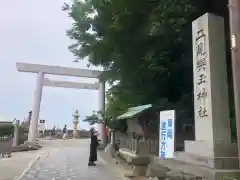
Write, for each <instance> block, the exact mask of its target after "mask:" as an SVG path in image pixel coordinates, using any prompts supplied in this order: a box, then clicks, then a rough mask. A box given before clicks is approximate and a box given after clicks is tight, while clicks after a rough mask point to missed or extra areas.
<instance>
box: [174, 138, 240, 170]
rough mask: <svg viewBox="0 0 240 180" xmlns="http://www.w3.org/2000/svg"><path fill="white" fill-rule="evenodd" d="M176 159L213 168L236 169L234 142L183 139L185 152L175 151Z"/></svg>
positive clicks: (235, 146)
mask: <svg viewBox="0 0 240 180" xmlns="http://www.w3.org/2000/svg"><path fill="white" fill-rule="evenodd" d="M175 157H176V159H177V160H180V161H184V162H187V163H192V164H196V165H200V166H204V167H209V168H215V169H238V167H239V160H238V152H237V145H236V144H227V145H226V144H222V143H217V142H214V143H210V142H204V141H185V153H183V152H181V153H176V156H175Z"/></svg>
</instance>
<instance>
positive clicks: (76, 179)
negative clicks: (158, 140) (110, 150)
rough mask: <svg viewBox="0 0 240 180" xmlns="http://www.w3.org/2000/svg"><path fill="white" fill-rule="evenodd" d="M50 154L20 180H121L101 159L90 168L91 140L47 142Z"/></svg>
mask: <svg viewBox="0 0 240 180" xmlns="http://www.w3.org/2000/svg"><path fill="white" fill-rule="evenodd" d="M44 143H45V146H47V147H48V153H46V154H45V155H44V156H42V157H41V158H40V159H39V160H37V161H36V162H35V163H34V164H33V166H32V167H31V168H30V169H29V170H28V171H26V173H25V174H24V175H23V176H22V177H21V178H20V179H19V180H33V179H37V180H96V179H97V180H120V179H121V178H120V177H119V176H118V175H117V174H116V173H115V172H114V170H113V169H112V168H111V167H109V166H108V165H106V164H105V163H104V162H103V160H102V159H100V158H99V161H98V163H97V166H96V167H88V166H87V164H88V156H89V140H66V141H64V140H52V141H45V142H44Z"/></svg>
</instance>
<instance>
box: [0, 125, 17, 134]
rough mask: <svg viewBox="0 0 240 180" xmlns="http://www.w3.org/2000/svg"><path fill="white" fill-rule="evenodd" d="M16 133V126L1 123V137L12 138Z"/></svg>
mask: <svg viewBox="0 0 240 180" xmlns="http://www.w3.org/2000/svg"><path fill="white" fill-rule="evenodd" d="M13 133H14V125H13V123H12V122H0V137H2V136H11V135H13Z"/></svg>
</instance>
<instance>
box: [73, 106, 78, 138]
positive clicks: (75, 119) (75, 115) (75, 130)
mask: <svg viewBox="0 0 240 180" xmlns="http://www.w3.org/2000/svg"><path fill="white" fill-rule="evenodd" d="M78 119H79V114H78V110H76V111H75V112H74V113H73V138H78V137H79V132H78V123H79V120H78Z"/></svg>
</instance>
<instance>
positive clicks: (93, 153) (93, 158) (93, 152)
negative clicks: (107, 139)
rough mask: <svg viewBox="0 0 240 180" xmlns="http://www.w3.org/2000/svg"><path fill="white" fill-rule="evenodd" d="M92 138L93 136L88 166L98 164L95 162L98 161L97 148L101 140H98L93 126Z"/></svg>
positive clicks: (91, 130)
mask: <svg viewBox="0 0 240 180" xmlns="http://www.w3.org/2000/svg"><path fill="white" fill-rule="evenodd" d="M90 138H91V142H90V155H89V162H88V166H96V164H95V163H94V162H95V161H97V148H98V145H99V142H98V138H97V135H96V133H95V130H94V129H93V128H91V129H90Z"/></svg>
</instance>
